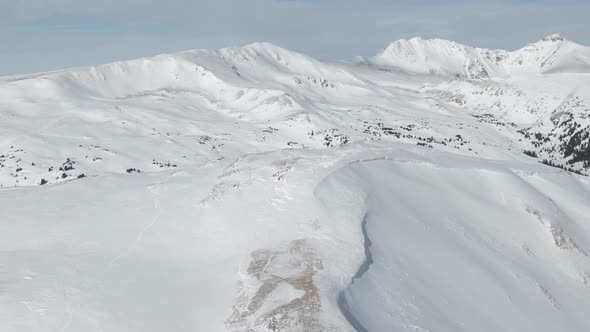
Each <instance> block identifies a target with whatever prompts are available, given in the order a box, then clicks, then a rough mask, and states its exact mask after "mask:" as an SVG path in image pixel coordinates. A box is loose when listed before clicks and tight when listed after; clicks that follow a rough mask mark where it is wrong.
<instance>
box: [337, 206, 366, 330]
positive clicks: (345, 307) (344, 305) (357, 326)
mask: <svg viewBox="0 0 590 332" xmlns="http://www.w3.org/2000/svg"><path fill="white" fill-rule="evenodd" d="M367 219H368V215H367V214H365V216H364V217H363V221H362V222H361V230H362V233H363V238H364V242H363V246H364V249H365V259H364V261H363V262H362V263H361V265H360V266H359V268H358V270H357V271H356V273H355V275H354V276H353V277H352V279H351V281H350V283H349V284H348V286H347V287H346V289H344V290H342V291H341V292H340V294H338V301H337V302H338V308H339V309H340V312H341V313H342V315H343V316H344V318H346V320H347V321H348V323H349V324H350V325H352V327H353V328H354V330H355V331H357V332H368V330H367V328H365V327H364V326H363V324H362V323H361V322H360V321H359V320H358V319H357V318H356V317H355V316H354V313H353V312H352V311H351V310H350V305H349V304H348V299H347V296H346V295H347V293H349V291H350V288H351V287H352V285H353V284H354V281H355V280H358V279H360V278H362V277H363V276H364V275H365V274H366V273H367V272H368V271H369V268H370V267H371V265H372V264H373V262H374V261H373V253H372V252H371V244H372V243H371V239H370V238H369V235H368V234H367Z"/></svg>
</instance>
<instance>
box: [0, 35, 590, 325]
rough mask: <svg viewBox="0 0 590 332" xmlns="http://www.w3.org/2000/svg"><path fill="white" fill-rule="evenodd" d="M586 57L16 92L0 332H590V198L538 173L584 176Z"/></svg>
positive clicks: (167, 64)
mask: <svg viewBox="0 0 590 332" xmlns="http://www.w3.org/2000/svg"><path fill="white" fill-rule="evenodd" d="M587 54H588V48H585V47H583V46H580V45H577V44H574V43H573V42H569V41H567V40H565V38H563V37H560V36H550V37H547V38H545V39H544V40H542V41H539V42H537V43H534V44H530V45H528V46H526V47H525V48H523V49H522V50H518V51H515V52H508V51H487V50H482V49H475V48H471V47H468V46H463V45H460V44H457V43H454V42H450V41H442V40H424V39H418V38H416V39H412V40H409V41H398V42H395V43H393V44H392V45H391V46H390V47H388V48H386V50H385V51H383V52H381V53H380V54H379V55H377V56H376V57H373V58H370V59H359V58H356V59H353V60H347V61H337V62H323V61H319V60H316V59H313V58H311V57H309V56H306V55H303V54H300V53H296V52H292V51H289V50H286V49H283V48H280V47H278V46H275V45H272V44H268V43H256V44H251V45H247V46H245V47H241V48H227V49H220V50H193V51H187V52H182V53H178V54H171V55H160V56H156V57H153V58H144V59H138V60H132V61H126V62H119V63H113V64H105V65H99V66H95V67H90V68H75V69H69V70H63V71H57V72H51V73H40V74H31V75H21V76H14V77H5V78H0V116H1V118H2V121H1V122H0V211H1V212H0V330H1V331H7V332H12V331H19V332H21V331H126V332H127V331H142V332H147V331H392V330H393V331H397V330H400V331H474V330H476V331H498V330H500V331H504V330H507V331H509V330H512V331H555V330H567V331H585V330H589V329H590V320H589V319H588V318H587V315H586V311H587V310H585V309H586V308H588V307H590V259H589V257H588V253H590V219H589V218H588V216H589V215H590V180H588V178H587V177H585V176H583V175H577V174H574V173H572V172H567V171H565V170H562V169H559V168H554V167H549V166H546V165H543V164H541V163H540V162H539V161H540V160H541V159H535V158H531V157H529V156H526V155H524V154H523V150H534V151H536V152H538V153H539V155H540V157H539V158H549V159H550V160H552V161H555V162H558V163H560V164H564V165H568V167H572V169H573V170H576V171H579V172H580V173H584V172H587V168H585V167H584V164H583V162H582V161H576V162H573V163H570V164H567V162H568V161H570V160H571V159H572V158H573V157H572V156H564V154H563V151H562V150H560V147H561V144H564V143H568V142H569V140H570V137H574V136H575V137H578V136H576V135H578V134H579V135H581V136H579V137H583V135H582V134H583V131H584V130H586V129H587V128H588V126H590V122H589V121H590V120H589V119H590V117H589V116H588V109H590V106H588V100H589V98H590V95H589V91H588V89H587V88H585V87H587V86H588V83H590V82H589V81H588V80H589V79H590V78H589V77H588V75H587V73H586V68H587V66H586V65H587V63H588V62H587V61H586V60H587V59H588V56H587ZM496 56H498V57H499V60H498V61H496ZM520 60H522V62H523V63H522V65H521V64H519V61H520ZM584 61H586V62H584ZM543 63H547V65H545V66H542V64H543ZM541 67H543V68H541ZM484 71H485V72H486V73H487V75H484V74H483V73H484ZM574 123H575V126H574V127H571V126H573V124H574ZM570 125H571V126H570ZM571 128H574V129H573V130H571ZM537 133H538V134H539V135H541V134H542V138H543V139H541V140H539V139H537V138H536V136H535V134H537ZM527 134H528V136H527ZM545 137H547V139H546V140H545ZM574 141H575V140H574ZM585 142H586V141H584V140H583V139H582V140H581V141H580V142H579V144H577V145H576V149H583V147H584V144H585Z"/></svg>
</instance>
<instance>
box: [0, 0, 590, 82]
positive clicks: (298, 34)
mask: <svg viewBox="0 0 590 332" xmlns="http://www.w3.org/2000/svg"><path fill="white" fill-rule="evenodd" d="M588 17H590V0H486V1H484V0H472V1H466V0H364V1H360V0H166V1H162V0H100V1H98V0H0V75H1V76H4V75H13V74H20V73H32V72H40V71H48V70H55V69H62V68H69V67H77V66H87V65H94V64H100V63H108V62H112V61H118V60H125V59H133V58H138V57H143V56H150V55H156V54H160V53H173V52H177V51H182V50H188V49H195V48H220V47H228V46H242V45H246V44H249V43H252V42H258V41H264V42H271V43H274V44H277V45H279V46H282V47H285V48H288V49H291V50H294V51H300V52H304V53H306V54H309V55H312V56H315V57H317V58H320V59H341V58H348V57H352V56H355V55H362V56H370V55H373V54H376V53H377V52H378V51H379V50H381V49H382V48H384V47H386V46H387V45H388V44H389V43H391V42H393V41H395V40H398V39H402V38H412V37H417V36H419V37H425V38H443V39H450V40H454V41H457V42H461V43H464V44H467V45H472V46H478V47H486V48H503V49H509V50H514V49H517V48H520V47H522V46H524V45H525V44H527V43H530V42H534V41H536V40H539V39H541V38H542V37H543V36H545V35H547V34H551V33H560V34H562V35H563V36H565V37H566V38H568V39H570V40H573V41H575V42H577V43H580V44H584V45H590V33H588V32H589V31H590V20H589V19H588Z"/></svg>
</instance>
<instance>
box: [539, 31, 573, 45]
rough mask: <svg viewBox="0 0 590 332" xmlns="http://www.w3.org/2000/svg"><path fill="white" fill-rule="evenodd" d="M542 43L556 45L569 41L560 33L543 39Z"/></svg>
mask: <svg viewBox="0 0 590 332" xmlns="http://www.w3.org/2000/svg"><path fill="white" fill-rule="evenodd" d="M540 41H544V42H552V43H555V42H562V41H567V39H566V38H565V37H563V36H562V35H560V34H558V33H554V34H550V35H547V36H545V37H543V38H542V39H541V40H540Z"/></svg>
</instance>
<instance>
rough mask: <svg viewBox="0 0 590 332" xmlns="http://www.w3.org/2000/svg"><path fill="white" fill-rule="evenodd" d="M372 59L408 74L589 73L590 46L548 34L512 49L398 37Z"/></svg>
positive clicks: (478, 76)
mask: <svg viewBox="0 0 590 332" xmlns="http://www.w3.org/2000/svg"><path fill="white" fill-rule="evenodd" d="M370 61H371V62H373V63H375V64H377V65H381V66H388V67H393V68H397V69H399V70H403V71H406V72H410V73H419V74H438V75H445V74H446V75H458V76H463V77H468V78H490V77H500V78H505V77H509V76H516V75H533V74H548V73H590V48H588V47H584V46H582V45H579V44H576V43H574V42H571V41H569V40H567V39H565V38H564V37H562V36H560V35H550V36H546V37H545V38H543V39H541V40H539V41H538V42H536V43H532V44H529V45H527V46H525V47H523V48H521V49H519V50H516V51H514V52H508V51H504V50H488V49H481V48H474V47H469V46H465V45H461V44H458V43H455V42H452V41H448V40H440V39H430V40H424V39H422V38H413V39H410V40H398V41H396V42H394V43H392V44H391V45H389V46H388V47H387V48H385V49H384V50H382V51H381V52H379V54H377V55H376V56H375V57H373V58H371V59H370Z"/></svg>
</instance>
